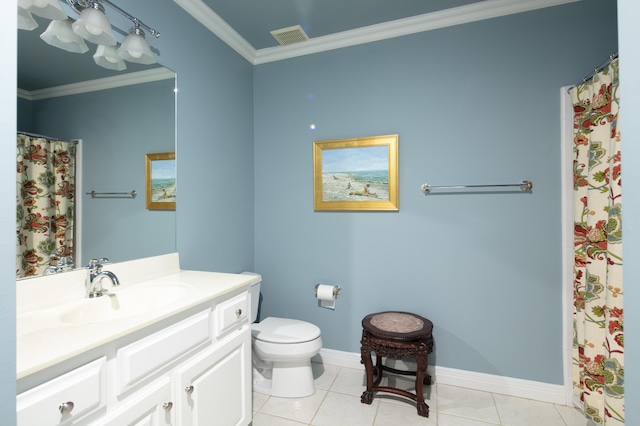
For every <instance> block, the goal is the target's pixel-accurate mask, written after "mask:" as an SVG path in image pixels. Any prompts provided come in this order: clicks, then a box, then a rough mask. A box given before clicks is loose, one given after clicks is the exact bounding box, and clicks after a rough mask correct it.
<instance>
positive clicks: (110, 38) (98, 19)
mask: <svg viewBox="0 0 640 426" xmlns="http://www.w3.org/2000/svg"><path fill="white" fill-rule="evenodd" d="M72 27H73V32H74V33H76V34H78V35H79V36H80V37H82V38H83V39H85V40H87V41H89V42H91V43H95V44H103V45H105V46H114V45H115V44H116V43H117V41H116V36H115V35H114V34H113V30H112V29H111V23H110V22H109V19H108V18H107V15H105V14H104V6H102V5H101V4H100V3H99V2H97V1H90V2H88V3H87V6H86V7H85V8H84V9H83V10H82V11H81V12H80V17H79V18H78V20H77V21H76V22H74V23H73V25H72Z"/></svg>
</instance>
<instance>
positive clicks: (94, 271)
mask: <svg viewBox="0 0 640 426" xmlns="http://www.w3.org/2000/svg"><path fill="white" fill-rule="evenodd" d="M108 261H109V259H107V258H104V257H103V258H102V259H91V260H90V261H89V264H88V265H87V266H86V268H87V269H88V271H87V278H86V280H85V282H84V285H85V287H86V289H87V297H89V298H93V297H100V296H102V294H103V292H104V291H105V290H104V289H103V288H102V280H103V279H104V278H105V277H108V278H109V279H110V280H111V282H112V284H113V285H114V286H117V285H120V280H118V277H116V275H115V274H114V273H113V272H110V271H103V270H102V266H103V265H102V264H103V262H108Z"/></svg>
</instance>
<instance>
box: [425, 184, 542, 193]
mask: <svg viewBox="0 0 640 426" xmlns="http://www.w3.org/2000/svg"><path fill="white" fill-rule="evenodd" d="M514 186H515V187H519V188H520V190H521V191H522V192H531V190H532V189H533V183H532V182H529V181H528V180H523V181H522V183H507V184H498V185H449V186H431V185H429V184H427V183H425V184H424V185H422V187H421V189H422V192H424V193H425V195H426V194H429V193H430V192H431V190H432V189H466V188H505V187H514Z"/></svg>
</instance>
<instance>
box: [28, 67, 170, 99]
mask: <svg viewBox="0 0 640 426" xmlns="http://www.w3.org/2000/svg"><path fill="white" fill-rule="evenodd" d="M175 77H176V74H175V73H174V72H173V71H171V70H169V69H167V68H153V69H150V70H145V71H136V72H130V73H126V74H120V75H117V76H114V77H106V78H99V79H96V80H88V81H82V82H79V83H72V84H64V85H62V86H56V87H48V88H46V89H38V90H32V91H27V90H23V89H18V97H20V98H23V99H26V100H29V101H39V100H42V99H49V98H57V97H60V96H68V95H77V94H80V93H88V92H97V91H98V90H107V89H113V88H116V87H123V86H131V85H134V84H140V83H149V82H152V81H159V80H169V79H172V78H175Z"/></svg>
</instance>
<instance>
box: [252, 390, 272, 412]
mask: <svg viewBox="0 0 640 426" xmlns="http://www.w3.org/2000/svg"><path fill="white" fill-rule="evenodd" d="M267 399H269V395H265V394H264V393H259V392H253V401H252V402H253V412H254V413H255V412H256V411H258V410H260V408H261V407H262V406H263V405H264V403H265V402H267Z"/></svg>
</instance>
